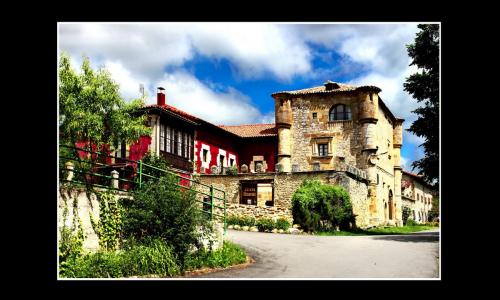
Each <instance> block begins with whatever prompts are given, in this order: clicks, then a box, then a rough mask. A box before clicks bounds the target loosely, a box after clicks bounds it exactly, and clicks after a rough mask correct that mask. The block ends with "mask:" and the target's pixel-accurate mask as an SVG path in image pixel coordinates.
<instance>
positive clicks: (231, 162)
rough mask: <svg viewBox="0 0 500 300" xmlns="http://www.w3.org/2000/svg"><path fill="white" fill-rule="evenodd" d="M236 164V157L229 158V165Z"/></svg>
mask: <svg viewBox="0 0 500 300" xmlns="http://www.w3.org/2000/svg"><path fill="white" fill-rule="evenodd" d="M233 165H234V159H233V158H230V159H229V166H230V167H232V166H233Z"/></svg>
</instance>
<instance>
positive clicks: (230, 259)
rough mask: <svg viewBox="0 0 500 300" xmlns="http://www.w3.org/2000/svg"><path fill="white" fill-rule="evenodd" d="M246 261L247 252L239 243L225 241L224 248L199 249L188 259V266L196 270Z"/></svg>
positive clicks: (189, 268)
mask: <svg viewBox="0 0 500 300" xmlns="http://www.w3.org/2000/svg"><path fill="white" fill-rule="evenodd" d="M245 261H246V254H245V252H244V251H243V250H242V249H241V248H240V247H238V246H237V245H235V244H233V243H231V242H229V241H224V244H223V246H222V248H220V249H217V250H216V251H211V252H209V251H206V250H199V251H197V252H195V253H192V254H190V255H189V256H188V258H187V259H186V268H187V269H188V270H195V269H201V268H205V267H208V268H217V267H228V266H231V265H234V264H241V263H244V262H245Z"/></svg>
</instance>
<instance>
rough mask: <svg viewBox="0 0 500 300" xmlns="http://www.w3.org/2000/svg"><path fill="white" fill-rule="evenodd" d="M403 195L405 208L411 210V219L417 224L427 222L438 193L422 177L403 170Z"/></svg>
mask: <svg viewBox="0 0 500 300" xmlns="http://www.w3.org/2000/svg"><path fill="white" fill-rule="evenodd" d="M401 195H402V199H403V206H406V207H408V208H410V217H411V218H412V219H413V220H415V221H416V222H417V223H424V222H427V221H428V216H429V211H430V210H431V209H432V200H433V197H434V195H436V191H435V190H434V189H433V188H432V187H431V186H430V185H429V184H427V183H426V182H425V181H424V180H423V179H422V176H420V175H417V174H413V173H410V172H407V171H404V170H403V176H402V179H401Z"/></svg>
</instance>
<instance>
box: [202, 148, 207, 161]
mask: <svg viewBox="0 0 500 300" xmlns="http://www.w3.org/2000/svg"><path fill="white" fill-rule="evenodd" d="M207 155H208V150H207V149H203V158H202V159H203V162H207Z"/></svg>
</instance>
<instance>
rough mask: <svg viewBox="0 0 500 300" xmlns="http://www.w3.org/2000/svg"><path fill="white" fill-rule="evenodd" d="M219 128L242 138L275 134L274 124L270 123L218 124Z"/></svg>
mask: <svg viewBox="0 0 500 300" xmlns="http://www.w3.org/2000/svg"><path fill="white" fill-rule="evenodd" d="M219 127H220V128H222V129H224V130H226V131H229V132H231V133H234V134H236V135H238V136H240V137H243V138H250V137H264V136H277V135H278V133H277V130H276V125H275V124H274V123H272V124H247V125H238V126H226V125H219Z"/></svg>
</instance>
